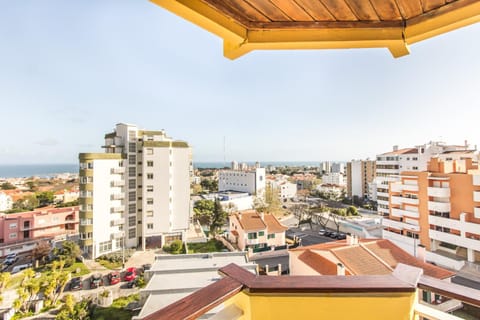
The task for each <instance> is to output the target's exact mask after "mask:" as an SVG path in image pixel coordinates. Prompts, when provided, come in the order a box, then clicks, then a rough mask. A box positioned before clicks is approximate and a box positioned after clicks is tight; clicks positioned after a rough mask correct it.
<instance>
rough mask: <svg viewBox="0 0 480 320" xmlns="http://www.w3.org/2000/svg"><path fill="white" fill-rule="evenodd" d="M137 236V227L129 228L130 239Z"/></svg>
mask: <svg viewBox="0 0 480 320" xmlns="http://www.w3.org/2000/svg"><path fill="white" fill-rule="evenodd" d="M133 238H135V229H128V239H133Z"/></svg>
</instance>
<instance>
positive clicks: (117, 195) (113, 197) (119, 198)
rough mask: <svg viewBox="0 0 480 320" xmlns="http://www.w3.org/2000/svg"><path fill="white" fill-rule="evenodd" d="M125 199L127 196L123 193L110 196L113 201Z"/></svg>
mask: <svg viewBox="0 0 480 320" xmlns="http://www.w3.org/2000/svg"><path fill="white" fill-rule="evenodd" d="M124 198H125V195H123V194H122V193H114V194H112V195H111V196H110V199H111V200H123V199H124Z"/></svg>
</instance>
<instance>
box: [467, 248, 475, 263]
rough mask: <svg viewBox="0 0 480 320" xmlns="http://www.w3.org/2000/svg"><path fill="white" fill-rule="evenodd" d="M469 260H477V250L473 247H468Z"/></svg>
mask: <svg viewBox="0 0 480 320" xmlns="http://www.w3.org/2000/svg"><path fill="white" fill-rule="evenodd" d="M467 260H468V261H469V262H474V261H475V251H474V250H473V249H470V248H467Z"/></svg>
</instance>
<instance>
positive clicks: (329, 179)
mask: <svg viewBox="0 0 480 320" xmlns="http://www.w3.org/2000/svg"><path fill="white" fill-rule="evenodd" d="M322 184H333V185H336V186H344V185H345V184H346V183H345V177H344V176H343V174H341V173H338V172H332V173H327V174H324V175H323V176H322Z"/></svg>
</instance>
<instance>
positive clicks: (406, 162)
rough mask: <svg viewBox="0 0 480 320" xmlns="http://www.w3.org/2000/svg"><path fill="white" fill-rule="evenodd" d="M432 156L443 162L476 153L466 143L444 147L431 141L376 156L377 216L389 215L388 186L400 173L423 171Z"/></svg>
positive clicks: (468, 156)
mask: <svg viewBox="0 0 480 320" xmlns="http://www.w3.org/2000/svg"><path fill="white" fill-rule="evenodd" d="M434 156H435V157H438V158H440V159H444V160H456V159H461V158H464V157H467V158H471V157H475V156H476V153H474V152H472V150H470V149H469V146H468V144H467V143H465V145H446V144H445V143H443V142H438V141H432V142H429V143H426V144H423V145H419V146H416V147H413V148H404V149H399V148H398V146H394V147H393V150H392V151H390V152H386V153H383V154H379V155H377V161H376V168H375V170H376V181H375V183H376V186H377V203H378V214H379V215H383V216H386V215H388V214H389V208H390V207H389V204H388V184H389V183H390V182H393V181H398V179H399V175H400V173H401V172H402V171H425V170H426V169H427V163H428V161H429V160H430V159H431V158H432V157H434Z"/></svg>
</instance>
